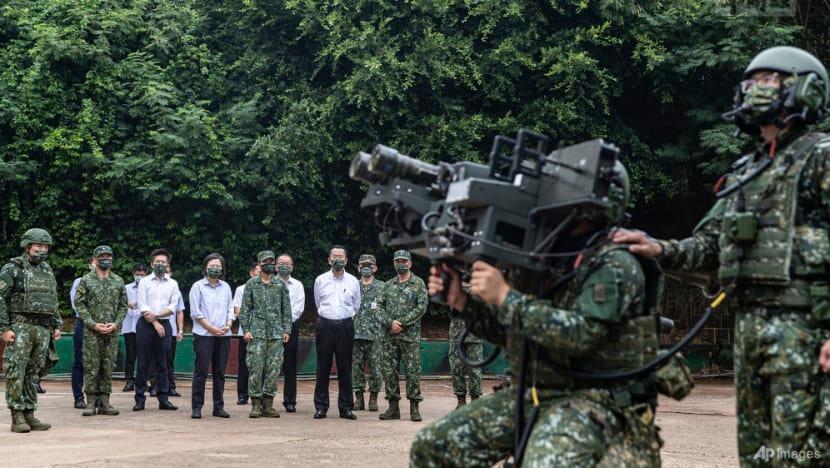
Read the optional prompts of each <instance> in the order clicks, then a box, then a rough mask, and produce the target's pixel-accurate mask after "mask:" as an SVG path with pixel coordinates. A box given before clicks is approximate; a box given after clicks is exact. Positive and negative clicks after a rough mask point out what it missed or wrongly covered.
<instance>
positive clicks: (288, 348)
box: [282, 319, 300, 405]
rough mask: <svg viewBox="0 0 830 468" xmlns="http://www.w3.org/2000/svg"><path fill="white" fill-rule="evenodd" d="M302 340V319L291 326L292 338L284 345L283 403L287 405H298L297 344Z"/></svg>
mask: <svg viewBox="0 0 830 468" xmlns="http://www.w3.org/2000/svg"><path fill="white" fill-rule="evenodd" d="M299 339H300V319H297V320H296V321H294V323H293V324H291V337H290V338H289V339H288V343H283V344H282V346H283V347H284V348H285V355H284V356H285V357H284V360H283V361H282V375H283V378H284V379H285V382H284V383H283V385H282V402H283V404H285V405H289V404H290V405H296V404H297V342H298V341H299Z"/></svg>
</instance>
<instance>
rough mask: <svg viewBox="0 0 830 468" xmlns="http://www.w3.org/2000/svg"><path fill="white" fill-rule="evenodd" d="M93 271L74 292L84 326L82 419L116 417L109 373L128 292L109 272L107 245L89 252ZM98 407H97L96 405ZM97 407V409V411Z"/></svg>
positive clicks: (109, 256)
mask: <svg viewBox="0 0 830 468" xmlns="http://www.w3.org/2000/svg"><path fill="white" fill-rule="evenodd" d="M92 258H93V263H94V264H95V271H91V272H89V273H87V274H86V275H84V276H83V277H82V278H81V281H80V282H79V283H78V289H77V290H76V291H75V302H74V303H75V308H76V309H77V310H78V317H79V318H80V319H81V321H82V322H83V324H84V337H83V343H84V344H83V346H84V349H83V357H84V393H86V410H84V412H83V413H82V414H83V415H84V416H94V415H95V413H96V409H97V412H98V414H104V415H109V416H115V415H117V414H118V410H117V409H115V408H113V407H112V405H110V394H111V393H112V370H113V368H114V367H115V356H116V354H118V330H119V328H120V326H119V325H118V324H120V323H121V322H122V321H123V320H124V317H125V316H126V315H127V290H126V289H124V281H123V280H122V279H121V277H119V276H118V275H116V274H115V273H113V272H112V271H110V270H111V269H112V249H111V248H110V247H109V246H106V245H100V246H98V247H95V250H93V251H92ZM96 403H97V404H96ZM96 407H97V408H96Z"/></svg>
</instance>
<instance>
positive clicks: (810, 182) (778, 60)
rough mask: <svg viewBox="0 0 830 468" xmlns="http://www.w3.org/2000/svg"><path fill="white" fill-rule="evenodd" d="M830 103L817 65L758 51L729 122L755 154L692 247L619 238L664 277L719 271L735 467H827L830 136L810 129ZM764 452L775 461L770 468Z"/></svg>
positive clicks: (628, 235)
mask: <svg viewBox="0 0 830 468" xmlns="http://www.w3.org/2000/svg"><path fill="white" fill-rule="evenodd" d="M827 104H828V76H827V71H826V70H825V67H824V66H823V65H822V64H821V62H819V61H818V59H816V58H815V57H813V56H812V55H810V54H809V53H807V52H805V51H803V50H801V49H797V48H794V47H774V48H771V49H767V50H765V51H763V52H761V53H760V54H759V55H757V56H756V57H755V58H754V59H753V60H752V62H751V63H750V64H749V66H748V67H747V68H746V71H745V72H744V81H743V82H742V83H741V86H740V89H739V91H738V93H737V94H736V96H735V110H734V111H733V112H731V113H730V114H732V115H733V116H734V117H735V121H736V124H737V125H738V127H739V128H740V129H741V130H742V131H744V132H745V133H747V134H749V135H752V136H754V137H756V138H757V141H758V145H757V148H756V149H755V151H754V152H753V153H751V154H748V155H746V156H744V157H742V158H741V159H739V160H738V161H737V162H736V163H735V164H733V165H732V170H731V173H730V174H728V175H727V176H726V178H725V181H726V182H725V184H724V185H723V187H725V189H724V190H723V192H721V194H719V200H718V201H717V203H716V204H715V205H714V207H713V208H712V209H711V210H710V211H709V213H708V214H707V215H706V216H705V217H704V218H703V220H702V221H701V222H700V223H699V224H698V225H697V227H696V228H695V229H694V232H693V234H692V237H689V238H687V239H683V240H680V241H677V240H669V241H662V240H661V241H657V240H654V239H651V238H650V237H648V236H646V235H645V234H644V233H642V232H636V231H626V232H620V233H618V234H617V235H616V236H615V240H616V241H620V242H626V243H636V245H633V246H632V250H636V251H638V252H641V253H642V254H644V255H649V256H653V257H656V258H657V260H658V261H659V263H660V264H661V265H662V266H663V268H665V269H668V270H677V271H684V272H693V271H707V270H715V269H717V271H718V277H719V280H720V283H721V285H722V286H723V287H724V288H726V291H727V292H728V293H729V299H728V301H729V302H728V305H729V309H730V311H733V312H734V313H735V385H736V397H737V418H738V454H739V456H740V460H741V465H742V466H767V465H768V462H770V463H772V465H774V466H788V465H792V464H796V460H794V459H786V458H783V457H779V456H778V455H777V454H778V453H780V451H795V452H798V451H805V452H806V451H810V452H813V453H814V454H815V453H816V452H817V453H819V454H820V455H821V456H822V457H828V456H830V433H828V430H830V417H828V411H830V407H828V406H827V404H830V401H829V400H830V387H828V384H827V382H828V380H827V378H826V377H825V376H824V375H822V374H821V373H820V372H819V369H818V358H819V354H818V353H817V349H818V347H819V346H820V345H821V343H823V342H824V341H825V340H826V339H827V337H828V331H830V288H829V287H828V273H830V270H828V264H827V262H828V261H830V242H828V227H830V216H829V214H830V212H828V207H830V137H828V136H827V135H824V134H820V133H812V132H810V131H809V130H808V128H807V125H808V124H810V123H814V122H817V121H819V120H820V119H821V118H822V117H824V115H826V113H827ZM828 357H830V355H828ZM828 362H830V360H828ZM827 370H830V368H828V369H826V370H825V371H827ZM822 385H823V386H822ZM819 395H820V399H823V403H822V405H821V406H820V405H819V404H818V400H817V396H819ZM764 449H772V450H774V451H775V454H776V455H774V457H773V458H772V459H771V460H766V459H765V457H763V456H762V455H763V451H764ZM759 455H761V456H759ZM820 464H821V465H826V464H827V461H824V462H823V463H820Z"/></svg>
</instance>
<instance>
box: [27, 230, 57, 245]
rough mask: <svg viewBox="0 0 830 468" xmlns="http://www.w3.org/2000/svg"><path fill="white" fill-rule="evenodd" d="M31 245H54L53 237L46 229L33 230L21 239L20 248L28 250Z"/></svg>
mask: <svg viewBox="0 0 830 468" xmlns="http://www.w3.org/2000/svg"><path fill="white" fill-rule="evenodd" d="M29 244H46V245H52V236H50V235H49V233H48V232H46V230H45V229H40V228H32V229H29V230H28V231H26V232H24V233H23V236H22V237H21V238H20V247H22V248H24V249H25V248H26V247H27V246H28V245H29Z"/></svg>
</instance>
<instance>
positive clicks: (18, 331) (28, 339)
mask: <svg viewBox="0 0 830 468" xmlns="http://www.w3.org/2000/svg"><path fill="white" fill-rule="evenodd" d="M11 331H13V332H14V335H15V339H14V341H13V342H12V343H11V344H8V343H7V344H6V348H5V349H4V350H3V371H4V372H5V373H6V404H7V405H8V407H9V409H13V410H36V409H37V392H36V391H35V387H34V384H35V383H36V382H38V381H39V380H40V379H39V377H38V374H39V373H40V370H41V368H43V366H44V364H45V363H46V357H47V354H48V352H49V339H50V335H51V334H52V333H51V331H50V330H49V329H48V328H47V327H42V326H40V325H34V324H31V323H20V322H15V323H12V326H11Z"/></svg>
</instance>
